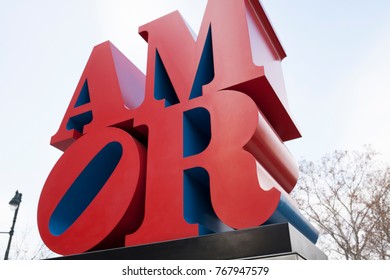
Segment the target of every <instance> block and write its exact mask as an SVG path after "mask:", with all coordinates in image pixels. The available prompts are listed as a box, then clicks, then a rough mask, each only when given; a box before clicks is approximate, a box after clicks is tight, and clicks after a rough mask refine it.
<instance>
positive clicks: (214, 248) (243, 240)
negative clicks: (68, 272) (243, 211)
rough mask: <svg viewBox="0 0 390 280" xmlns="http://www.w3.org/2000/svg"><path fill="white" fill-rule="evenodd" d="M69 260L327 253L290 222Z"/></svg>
mask: <svg viewBox="0 0 390 280" xmlns="http://www.w3.org/2000/svg"><path fill="white" fill-rule="evenodd" d="M57 259H68V260H227V259H294V260H298V259H307V260H326V259H327V256H326V255H325V254H324V253H323V252H322V251H321V250H319V249H318V248H317V247H316V246H315V245H314V244H313V243H311V242H310V241H309V240H308V239H307V238H306V237H305V236H303V235H302V234H301V233H300V232H299V231H298V230H296V229H295V228H294V227H293V226H292V225H290V224H287V223H286V224H273V225H266V226H261V227H256V228H251V229H244V230H236V231H230V232H224V233H216V234H210V235H204V236H198V237H193V238H185V239H179V240H173V241H166V242H160V243H153V244H146V245H139V246H131V247H123V248H116V249H109V250H104V251H96V252H89V253H83V254H78V255H70V256H64V257H60V258H57Z"/></svg>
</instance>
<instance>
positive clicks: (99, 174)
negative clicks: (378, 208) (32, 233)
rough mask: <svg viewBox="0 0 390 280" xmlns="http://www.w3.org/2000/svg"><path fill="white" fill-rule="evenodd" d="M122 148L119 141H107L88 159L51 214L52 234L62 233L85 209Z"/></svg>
mask: <svg viewBox="0 0 390 280" xmlns="http://www.w3.org/2000/svg"><path fill="white" fill-rule="evenodd" d="M122 152H123V149H122V145H121V144H120V143H118V142H110V143H108V144H107V145H106V146H104V148H103V149H101V150H100V151H99V152H98V153H97V154H96V156H95V157H94V158H93V159H92V160H91V161H90V162H89V164H88V165H87V166H86V167H85V168H84V170H83V171H82V172H81V173H80V175H79V176H78V177H77V178H76V180H75V181H74V182H73V184H72V185H71V186H70V188H69V189H68V190H67V192H66V193H65V195H64V196H63V197H62V199H61V201H60V202H59V203H58V205H57V207H56V208H55V210H54V212H53V214H52V215H51V217H50V221H49V230H50V232H51V234H53V235H55V236H59V235H61V234H62V233H64V232H65V231H66V230H67V229H68V228H69V227H70V226H71V225H72V224H73V223H74V222H75V221H76V220H77V219H78V218H79V217H80V215H81V214H82V213H83V212H84V211H85V209H87V207H88V206H89V205H90V204H91V202H92V201H93V200H94V198H95V197H96V195H97V194H98V193H99V192H100V190H101V189H102V188H103V187H104V185H105V183H106V182H107V180H108V179H109V178H110V176H111V174H112V173H113V172H114V170H115V168H116V166H117V165H118V163H119V161H120V159H121V157H122ZM96 218H98V217H96Z"/></svg>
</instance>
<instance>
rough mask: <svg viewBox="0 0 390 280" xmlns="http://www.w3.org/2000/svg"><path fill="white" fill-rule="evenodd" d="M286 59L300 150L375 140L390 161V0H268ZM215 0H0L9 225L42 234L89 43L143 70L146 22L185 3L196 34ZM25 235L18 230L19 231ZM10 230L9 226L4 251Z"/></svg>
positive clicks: (2, 200)
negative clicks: (43, 203)
mask: <svg viewBox="0 0 390 280" xmlns="http://www.w3.org/2000/svg"><path fill="white" fill-rule="evenodd" d="M262 3H263V6H264V8H265V9H266V11H267V14H268V16H269V18H270V20H271V22H272V23H273V26H274V28H275V30H276V32H277V34H278V35H279V39H280V41H281V42H282V44H283V46H284V48H285V51H286V52H287V58H286V59H285V60H284V61H283V70H284V77H285V81H286V88H287V94H288V97H289V103H290V109H291V112H292V114H293V116H294V118H295V120H296V122H297V123H298V126H299V127H300V129H301V132H302V134H303V138H301V139H297V140H294V141H291V142H290V143H288V146H289V148H290V150H291V152H292V153H293V155H294V156H295V157H296V158H297V159H301V158H306V159H310V160H316V159H319V158H320V157H321V156H322V155H324V154H325V153H328V152H332V151H333V150H335V149H358V148H361V147H362V145H364V144H372V145H373V147H374V148H375V149H376V150H377V151H379V152H381V153H382V154H383V158H384V159H385V160H386V161H387V162H390V147H389V142H390V130H389V120H390V110H389V109H388V108H389V105H390V97H389V95H390V77H389V74H390V71H389V65H390V52H389V50H390V32H389V30H390V17H389V15H390V1H387V0H382V1H381V0H373V1H365V0H333V1H332V0H316V1H309V0H306V1H305V0H295V1H291V0H272V1H271V0H262ZM205 5H206V0H185V1H184V0H165V1H157V0H142V1H130V0H128V1H125V0H96V1H92V0H89V1H88V0H85V1H83V0H67V1H49V0H46V1H44V0H36V1H29V0H14V1H6V0H0V96H1V103H0V106H1V109H0V129H1V132H0V133H1V137H0V231H8V230H9V228H10V226H11V222H12V215H13V213H12V212H11V211H10V210H9V207H8V202H9V200H10V199H11V198H12V196H13V195H14V193H15V191H16V190H17V189H18V190H19V191H21V192H22V193H23V202H22V205H21V209H20V212H19V217H18V221H17V225H16V237H17V238H21V237H20V235H21V234H22V233H24V232H25V231H26V230H30V231H31V236H32V237H31V238H32V239H33V240H34V242H35V240H37V239H38V233H37V227H36V208H37V203H38V198H39V194H40V191H41V189H42V186H43V184H44V182H45V180H46V177H47V176H48V174H49V172H50V170H51V168H52V167H53V165H54V164H55V162H56V161H57V159H58V158H59V156H60V155H61V152H59V151H58V150H56V149H55V148H54V147H51V146H50V145H49V141H50V137H51V136H52V135H53V134H54V133H55V132H56V131H57V129H58V126H59V125H60V122H61V120H62V117H63V115H64V113H65V110H66V108H67V106H68V104H69V101H70V98H71V97H72V95H73V92H74V89H75V87H76V85H77V83H78V80H79V78H80V75H81V73H82V71H83V69H84V67H85V64H86V62H87V59H88V57H89V55H90V53H91V51H92V48H93V47H94V46H95V45H97V44H99V43H101V42H104V41H106V40H110V41H111V42H113V44H114V45H116V46H117V47H118V48H119V49H120V50H121V51H122V52H123V53H124V54H125V55H126V56H127V57H128V58H129V59H130V60H132V61H133V62H134V63H135V64H136V65H137V66H138V67H139V68H140V69H141V70H143V71H144V70H145V62H146V50H147V44H146V43H145V42H144V41H143V39H142V38H141V37H140V36H139V35H138V27H139V26H140V25H143V24H145V23H147V22H149V21H151V20H154V19H156V18H158V17H160V16H163V15H165V14H167V13H169V12H172V11H174V10H179V11H180V12H181V13H182V15H183V17H184V18H185V19H186V20H187V22H188V23H189V24H190V26H191V27H192V28H193V30H194V31H195V32H196V33H197V32H198V30H199V25H200V22H201V20H202V16H203V12H204V8H205ZM18 235H19V237H18ZM7 240H8V236H7V235H5V234H2V235H0V258H1V256H2V254H3V253H4V251H5V247H6V243H7Z"/></svg>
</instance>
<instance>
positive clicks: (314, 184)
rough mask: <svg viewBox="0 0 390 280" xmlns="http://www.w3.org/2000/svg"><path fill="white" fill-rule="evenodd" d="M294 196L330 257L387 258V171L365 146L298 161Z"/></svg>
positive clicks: (389, 185)
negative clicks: (298, 174) (319, 235)
mask: <svg viewBox="0 0 390 280" xmlns="http://www.w3.org/2000/svg"><path fill="white" fill-rule="evenodd" d="M300 172H301V174H300V179H299V181H298V185H297V187H296V188H295V190H296V191H294V193H293V196H294V198H295V199H296V200H297V202H298V205H299V206H300V208H301V210H302V211H303V212H304V214H305V215H306V216H307V217H308V219H309V220H311V221H312V222H313V223H314V224H315V225H316V226H317V227H318V228H319V229H320V231H321V233H322V237H321V238H320V240H319V243H318V246H319V247H320V248H321V249H323V250H324V251H325V252H326V253H327V254H328V255H329V257H330V258H338V259H340V258H342V259H390V238H389V225H390V221H389V215H390V212H389V210H390V209H389V205H390V178H389V174H390V169H389V167H388V166H387V165H385V164H383V163H381V162H379V161H378V160H377V154H376V153H375V152H374V151H373V150H372V149H371V148H369V147H366V148H365V150H364V151H362V152H358V151H335V152H334V153H332V154H329V155H326V156H324V157H323V158H322V159H321V161H319V162H316V163H314V162H310V161H306V160H303V161H301V162H300Z"/></svg>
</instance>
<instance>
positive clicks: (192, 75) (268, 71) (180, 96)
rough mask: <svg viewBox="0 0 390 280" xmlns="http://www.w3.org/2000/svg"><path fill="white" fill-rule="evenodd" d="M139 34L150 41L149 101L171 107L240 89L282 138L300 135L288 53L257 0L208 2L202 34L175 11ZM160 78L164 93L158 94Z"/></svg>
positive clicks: (152, 23)
mask: <svg viewBox="0 0 390 280" xmlns="http://www.w3.org/2000/svg"><path fill="white" fill-rule="evenodd" d="M139 32H140V35H141V36H142V37H143V38H144V39H145V40H146V41H147V42H148V45H149V49H148V67H147V81H146V99H149V100H151V99H154V100H156V99H157V100H164V104H165V107H168V106H172V105H175V104H177V103H180V102H185V101H187V100H189V99H192V98H196V97H197V96H200V95H202V94H204V92H215V91H220V90H226V89H230V90H237V91H241V92H243V93H245V94H247V95H249V96H250V97H251V98H252V99H253V101H254V102H255V103H256V104H257V106H258V108H259V110H260V111H261V112H262V113H263V114H264V116H265V117H266V118H267V120H268V122H269V123H270V125H271V126H272V127H273V129H274V130H275V131H276V133H277V134H278V135H279V137H280V138H281V140H282V141H287V140H291V139H295V138H298V137H300V133H299V131H298V129H297V127H296V125H295V124H294V121H293V120H292V118H291V117H290V113H289V110H288V103H287V97H286V93H285V88H284V82H283V76H282V71H281V61H282V60H283V58H284V57H285V56H286V54H285V52H284V50H283V47H282V46H281V44H280V42H279V40H278V38H277V36H276V34H275V32H274V30H273V28H272V26H271V24H270V22H269V21H268V19H267V16H266V14H265V12H264V10H263V8H262V6H261V4H260V2H259V1H258V0H209V1H208V4H207V7H206V12H205V15H204V18H203V21H202V25H201V28H200V31H199V36H198V38H195V35H193V33H192V32H191V30H189V28H188V26H187V24H186V23H185V21H184V20H183V18H182V17H181V15H180V14H179V13H178V12H177V11H176V12H173V13H171V14H168V15H167V16H164V17H162V18H160V19H157V20H155V21H152V22H150V23H148V24H146V25H144V26H141V27H140V30H139ZM161 77H162V78H161ZM167 77H168V78H169V79H166V78H167ZM167 80H168V82H167ZM161 81H164V82H163V83H164V85H163V88H164V91H163V92H156V91H155V90H154V89H155V85H156V84H158V83H161ZM159 88H161V85H159Z"/></svg>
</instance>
